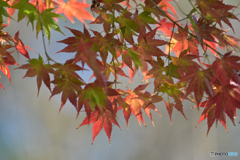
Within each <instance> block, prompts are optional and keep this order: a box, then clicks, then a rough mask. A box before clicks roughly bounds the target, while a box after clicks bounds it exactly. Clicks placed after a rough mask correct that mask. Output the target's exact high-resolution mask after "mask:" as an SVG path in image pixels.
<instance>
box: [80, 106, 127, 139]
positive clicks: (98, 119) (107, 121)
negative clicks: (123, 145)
mask: <svg viewBox="0 0 240 160" xmlns="http://www.w3.org/2000/svg"><path fill="white" fill-rule="evenodd" d="M91 123H94V124H93V130H92V131H93V138H92V144H93V142H94V139H95V138H96V136H97V135H98V134H99V133H100V131H101V130H102V128H104V130H105V132H106V135H107V136H108V139H109V144H111V134H112V123H113V124H115V125H117V126H118V127H119V128H120V129H121V127H120V126H119V124H118V122H117V119H116V117H115V116H114V115H113V114H112V113H111V112H110V111H108V110H105V109H103V113H101V112H100V111H99V110H95V111H94V112H92V114H91V116H90V121H89V120H88V117H86V118H85V119H84V120H83V122H82V123H81V124H80V125H79V127H78V128H80V127H81V126H83V125H89V124H91ZM78 128H77V129H78ZM121 130H122V129H121Z"/></svg>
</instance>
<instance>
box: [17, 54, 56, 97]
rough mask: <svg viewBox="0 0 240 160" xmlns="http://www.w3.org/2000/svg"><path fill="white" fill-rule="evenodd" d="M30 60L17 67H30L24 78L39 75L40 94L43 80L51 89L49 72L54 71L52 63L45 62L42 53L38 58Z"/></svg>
mask: <svg viewBox="0 0 240 160" xmlns="http://www.w3.org/2000/svg"><path fill="white" fill-rule="evenodd" d="M28 62H29V63H28V64H24V65H22V66H20V67H18V68H16V69H28V70H27V72H26V74H25V76H24V77H23V78H25V77H35V76H37V86H38V94H39V91H40V88H41V85H42V81H43V82H44V84H45V85H46V86H47V87H48V89H49V90H50V91H51V87H50V76H49V73H53V72H54V71H53V69H52V68H51V67H50V65H49V64H43V59H42V57H41V56H40V55H39V57H38V59H35V58H33V59H30V60H28Z"/></svg>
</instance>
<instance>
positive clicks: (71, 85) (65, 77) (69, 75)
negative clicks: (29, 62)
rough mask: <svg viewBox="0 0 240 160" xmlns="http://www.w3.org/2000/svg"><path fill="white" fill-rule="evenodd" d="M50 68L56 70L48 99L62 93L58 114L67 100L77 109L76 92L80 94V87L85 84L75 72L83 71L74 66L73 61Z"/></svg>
mask: <svg viewBox="0 0 240 160" xmlns="http://www.w3.org/2000/svg"><path fill="white" fill-rule="evenodd" d="M52 67H53V68H56V69H57V70H56V71H55V72H54V80H53V81H51V83H53V84H55V87H54V89H53V91H52V95H51V96H50V98H49V99H51V98H52V96H54V95H56V94H59V93H61V92H62V99H61V107H60V109H59V112H60V111H61V109H62V107H63V106H64V105H65V103H66V102H67V99H68V100H69V101H70V102H71V103H72V104H73V105H74V106H75V108H77V93H76V92H81V90H82V88H81V85H84V84H85V83H84V81H83V79H82V78H81V77H80V76H79V75H78V74H77V73H76V71H82V70H85V69H84V68H82V67H80V66H78V65H77V64H75V63H74V60H73V59H70V60H68V61H66V62H65V64H64V65H62V64H53V65H52Z"/></svg>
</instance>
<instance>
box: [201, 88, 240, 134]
mask: <svg viewBox="0 0 240 160" xmlns="http://www.w3.org/2000/svg"><path fill="white" fill-rule="evenodd" d="M239 96H240V88H239V87H238V86H237V85H235V84H227V85H225V86H221V88H220V89H218V93H217V94H216V95H215V96H214V97H212V98H210V99H209V100H207V101H204V102H202V103H201V104H200V107H204V108H205V109H204V111H203V112H202V115H201V117H200V119H199V121H198V124H199V123H200V122H201V121H203V120H204V119H206V118H207V124H208V130H207V135H208V133H209V130H210V128H211V127H212V125H213V123H214V121H216V125H217V122H218V121H220V122H221V123H222V125H223V126H224V127H225V129H226V130H227V127H226V116H225V114H227V116H228V117H229V118H230V119H231V120H232V122H233V124H234V125H235V122H234V117H236V108H238V109H240V107H239V106H240V101H239ZM198 124H197V125H198ZM227 132H228V130H227Z"/></svg>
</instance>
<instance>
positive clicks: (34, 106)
mask: <svg viewBox="0 0 240 160" xmlns="http://www.w3.org/2000/svg"><path fill="white" fill-rule="evenodd" d="M87 2H88V3H89V4H90V3H91V1H90V0H88V1H87ZM224 2H225V3H229V4H232V5H237V3H238V1H236V0H225V1H224ZM177 3H178V5H179V6H180V8H181V9H182V10H183V11H184V12H185V13H189V12H190V10H191V9H192V8H191V6H190V5H189V2H188V1H187V0H182V1H179V2H177ZM171 4H172V5H173V6H174V7H175V9H176V10H177V11H178V13H180V12H179V9H178V8H177V7H176V4H175V3H171ZM235 13H236V14H238V17H239V9H238V10H236V11H235ZM96 16H97V15H95V17H96ZM180 16H181V14H180ZM182 17H183V16H182ZM13 18H14V19H15V20H17V13H15V14H14V17H13ZM231 23H232V24H233V27H234V29H235V35H234V36H235V37H237V38H240V30H239V28H240V23H239V22H237V21H231ZM26 25H27V22H26V21H25V20H23V21H21V22H20V23H17V22H16V21H12V20H11V23H10V26H9V27H6V29H5V31H7V32H8V33H9V34H10V35H11V36H14V34H15V33H16V32H17V31H18V30H19V32H20V36H19V37H20V38H21V40H22V41H23V42H24V44H25V45H27V46H29V47H30V48H32V49H34V50H35V51H37V52H39V53H40V54H41V56H42V57H43V58H44V59H46V57H45V55H44V49H43V44H42V37H41V33H40V34H39V36H38V40H36V31H35V30H34V31H32V26H31V25H29V26H28V27H26ZM59 26H60V27H61V29H62V31H63V32H64V33H65V34H66V36H64V35H62V34H61V33H58V32H55V31H53V30H51V42H50V44H49V43H48V41H46V44H47V51H48V53H49V54H50V56H51V57H52V58H53V59H55V60H56V61H58V62H62V63H63V62H65V60H66V59H67V58H68V59H69V58H72V57H73V56H74V53H58V54H56V52H57V51H59V50H61V49H63V48H64V47H65V45H64V44H60V43H56V41H58V40H62V39H65V38H66V37H69V36H72V34H71V32H70V31H69V30H67V29H66V28H64V27H63V26H68V27H70V28H74V29H78V30H81V31H83V24H81V23H80V22H79V21H78V20H77V19H75V24H72V23H71V22H69V20H67V21H66V22H65V21H63V20H59ZM89 26H90V28H91V29H94V30H98V31H102V29H100V30H99V26H98V25H89ZM224 27H225V28H226V29H228V28H229V27H228V26H226V25H224ZM229 33H231V34H233V32H232V31H229ZM46 40H47V38H46ZM223 53H224V52H223ZM29 54H30V57H31V58H34V57H35V58H36V57H38V55H37V54H36V53H34V52H32V51H29ZM237 54H239V53H237ZM15 58H16V59H17V63H19V64H20V65H22V64H24V63H26V62H27V60H26V58H23V57H22V56H19V59H18V56H17V54H15ZM10 68H11V76H12V82H11V84H9V82H8V80H7V78H6V77H5V76H4V75H3V74H2V73H1V80H0V82H1V83H2V85H3V86H4V87H5V88H6V90H7V92H4V90H3V89H0V160H43V159H44V160H76V159H79V160H88V159H89V160H92V159H98V160H107V159H115V160H128V159H131V160H146V159H148V160H156V159H159V160H161V159H166V160H167V159H169V160H172V159H177V160H193V159H194V160H203V159H213V160H223V159H239V156H240V155H239V156H238V157H213V158H212V157H210V152H211V151H216V152H238V153H239V154H240V137H239V134H240V125H239V124H238V121H239V119H238V120H237V121H236V126H233V124H232V123H231V121H230V120H229V119H228V118H227V127H228V130H229V133H227V132H226V130H225V129H224V127H223V126H222V125H221V124H220V123H219V124H218V127H217V128H216V127H214V126H213V127H212V128H211V130H210V133H209V135H208V137H206V133H207V121H203V122H201V123H200V124H199V125H198V127H197V128H195V126H196V124H197V122H198V120H199V117H200V115H201V112H202V110H200V112H199V113H198V112H197V109H193V108H191V107H192V106H193V104H192V103H188V102H184V112H185V115H186V117H187V118H188V120H186V119H185V118H184V117H183V116H182V114H181V113H180V112H178V111H176V109H174V110H173V114H172V121H173V124H172V125H171V122H170V119H169V115H168V112H167V110H166V107H165V104H164V102H161V103H157V104H156V107H157V109H158V110H159V112H160V113H161V114H162V118H161V117H159V115H158V114H157V113H155V112H152V114H153V120H154V122H155V127H153V126H152V124H151V121H150V119H149V118H148V117H147V115H146V114H145V113H143V115H144V119H145V122H146V124H147V127H144V126H139V124H138V122H137V119H136V118H135V117H134V116H131V118H130V121H129V130H127V126H126V122H125V120H124V118H123V115H122V111H119V113H118V117H119V118H118V122H119V124H120V126H121V127H122V131H120V129H119V128H118V127H116V126H114V127H113V131H112V138H111V139H112V144H111V146H110V145H109V143H108V138H107V136H106V134H105V132H104V131H103V130H102V131H101V132H100V134H99V135H98V136H97V137H96V139H95V141H94V144H93V145H91V141H92V125H90V126H89V127H88V126H83V127H81V128H79V129H78V130H76V128H77V127H78V126H79V125H80V124H81V122H82V120H83V119H84V118H85V113H80V116H79V117H78V118H77V119H76V110H75V108H74V107H73V106H72V105H71V104H70V103H69V102H67V103H66V105H65V106H64V107H63V109H62V111H61V113H59V108H60V101H61V96H60V95H57V96H54V97H53V98H52V99H51V100H50V101H49V97H50V92H49V90H48V89H47V87H46V86H45V85H44V84H42V87H41V90H40V93H39V96H38V97H37V84H36V78H25V79H22V77H23V76H24V75H25V73H26V70H13V68H16V67H15V66H14V67H10ZM126 73H127V74H128V72H127V71H126ZM91 75H92V73H91V72H84V73H83V74H82V73H81V75H80V76H81V77H83V79H84V80H85V81H86V82H88V79H89V78H90V76H91ZM111 78H112V79H113V77H111ZM142 79H143V77H142V76H141V72H140V71H139V74H136V76H135V78H134V79H133V82H132V84H129V83H128V79H127V78H122V77H121V78H120V79H119V80H120V81H121V82H123V83H124V84H126V85H128V86H129V87H130V88H131V89H134V88H135V87H136V86H138V85H139V84H144V82H141V81H142ZM150 81H153V80H151V79H150ZM123 89H125V88H123ZM147 90H148V91H149V92H153V85H152V84H151V85H149V86H148V88H147ZM237 113H238V115H239V111H237ZM214 125H215V124H214Z"/></svg>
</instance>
